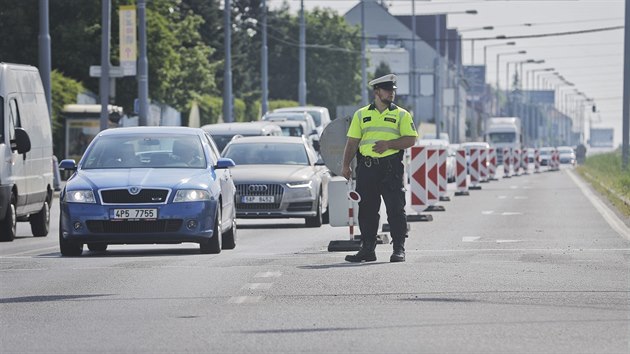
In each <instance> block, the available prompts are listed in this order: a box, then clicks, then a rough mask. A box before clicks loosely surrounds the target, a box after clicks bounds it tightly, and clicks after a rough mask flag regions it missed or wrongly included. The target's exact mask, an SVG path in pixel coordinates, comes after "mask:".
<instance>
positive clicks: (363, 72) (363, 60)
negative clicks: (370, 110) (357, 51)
mask: <svg viewBox="0 0 630 354" xmlns="http://www.w3.org/2000/svg"><path fill="white" fill-rule="evenodd" d="M366 55H367V53H366V50H365V0H361V105H363V106H366V105H367V104H368V93H367V86H368V84H367V69H366V61H367V57H366Z"/></svg>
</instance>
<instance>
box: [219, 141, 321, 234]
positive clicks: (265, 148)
mask: <svg viewBox="0 0 630 354" xmlns="http://www.w3.org/2000/svg"><path fill="white" fill-rule="evenodd" d="M223 157H226V158H230V159H233V160H234V162H235V163H236V166H235V167H232V168H231V169H230V171H231V172H232V177H233V179H234V184H235V185H236V217H237V218H304V219H305V221H306V226H309V227H320V226H321V225H322V223H327V222H328V182H329V180H330V171H329V170H328V168H326V166H324V163H323V161H322V160H321V159H319V158H318V154H317V152H316V151H315V150H314V149H313V147H312V146H311V144H310V143H309V142H308V140H307V139H306V138H304V137H292V136H260V137H241V138H236V139H234V140H232V141H231V142H230V143H229V144H228V145H227V146H226V147H225V150H223Z"/></svg>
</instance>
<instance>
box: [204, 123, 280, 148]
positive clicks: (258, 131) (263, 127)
mask: <svg viewBox="0 0 630 354" xmlns="http://www.w3.org/2000/svg"><path fill="white" fill-rule="evenodd" d="M201 129H203V130H204V131H205V132H206V133H208V134H210V136H211V137H212V139H214V142H215V143H216V144H217V148H218V149H219V151H223V148H225V145H227V144H228V143H229V142H230V141H231V140H232V139H234V137H238V136H267V135H272V136H281V135H282V128H280V127H279V126H278V125H277V124H274V123H270V122H260V121H256V122H233V123H215V124H206V125H204V126H202V127H201Z"/></svg>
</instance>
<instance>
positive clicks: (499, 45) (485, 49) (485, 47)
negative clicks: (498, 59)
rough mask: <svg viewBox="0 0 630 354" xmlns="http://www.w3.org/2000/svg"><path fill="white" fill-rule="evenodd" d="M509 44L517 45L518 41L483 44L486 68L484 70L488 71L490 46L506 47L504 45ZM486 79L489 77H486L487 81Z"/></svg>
mask: <svg viewBox="0 0 630 354" xmlns="http://www.w3.org/2000/svg"><path fill="white" fill-rule="evenodd" d="M508 45H516V42H507V43H497V44H489V45H484V46H483V67H484V69H485V70H484V71H486V72H487V71H488V70H487V63H488V60H487V50H488V48H490V47H504V46H508ZM486 76H487V75H486ZM486 81H487V78H486V77H484V82H486Z"/></svg>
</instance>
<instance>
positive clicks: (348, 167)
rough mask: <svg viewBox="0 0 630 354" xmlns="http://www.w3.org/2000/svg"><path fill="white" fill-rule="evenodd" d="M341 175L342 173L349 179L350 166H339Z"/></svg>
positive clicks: (350, 174) (350, 173)
mask: <svg viewBox="0 0 630 354" xmlns="http://www.w3.org/2000/svg"><path fill="white" fill-rule="evenodd" d="M341 175H342V176H343V177H344V178H345V179H347V180H349V179H350V177H351V176H352V169H350V166H343V167H342V168H341Z"/></svg>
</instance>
